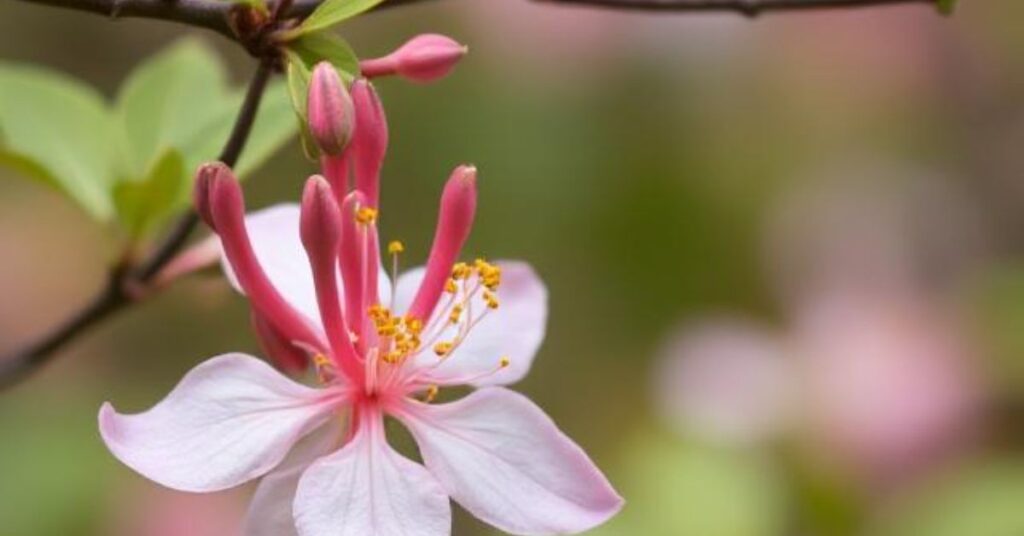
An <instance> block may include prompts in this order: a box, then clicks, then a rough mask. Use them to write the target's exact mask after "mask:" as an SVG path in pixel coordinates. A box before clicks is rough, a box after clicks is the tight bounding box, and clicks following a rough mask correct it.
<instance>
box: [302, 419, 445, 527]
mask: <svg viewBox="0 0 1024 536" xmlns="http://www.w3.org/2000/svg"><path fill="white" fill-rule="evenodd" d="M373 421H375V424H371V425H368V426H367V427H364V428H363V429H361V430H360V431H359V432H358V433H357V434H356V435H355V437H354V438H353V439H352V441H351V442H349V444H348V445H346V446H345V447H344V448H343V449H341V450H339V451H338V452H336V453H335V454H332V455H330V456H327V457H325V458H321V459H320V460H319V461H317V462H316V463H314V464H313V465H312V466H311V467H310V468H309V469H307V470H306V472H305V473H304V474H303V475H302V479H301V480H300V481H299V488H298V493H297V494H296V496H295V504H294V507H293V508H294V512H295V523H296V526H297V527H298V533H299V534H300V535H301V536H412V535H416V536H449V534H450V532H451V506H450V505H449V503H448V496H447V495H446V494H445V492H444V490H443V489H441V486H440V485H439V484H438V483H437V481H436V480H435V479H434V477H432V476H431V475H430V473H429V472H427V470H426V469H425V468H424V467H423V466H421V465H419V464H417V463H414V462H412V461H410V460H408V459H406V458H404V457H403V456H402V455H400V454H398V453H397V452H395V451H394V450H392V449H391V447H390V446H388V444H387V440H386V439H385V438H384V432H383V423H382V422H380V418H379V417H377V418H376V419H373Z"/></svg>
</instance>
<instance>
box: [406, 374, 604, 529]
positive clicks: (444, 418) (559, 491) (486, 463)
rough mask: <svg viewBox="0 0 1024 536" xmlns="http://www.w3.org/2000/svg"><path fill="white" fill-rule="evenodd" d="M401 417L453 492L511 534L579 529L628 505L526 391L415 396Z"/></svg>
mask: <svg viewBox="0 0 1024 536" xmlns="http://www.w3.org/2000/svg"><path fill="white" fill-rule="evenodd" d="M398 417H399V418H400V419H401V420H402V421H403V422H404V423H405V424H406V426H408V427H409V429H410V430H411V431H412V434H413V437H415V439H416V443H417V444H418V445H419V447H420V452H421V453H422V455H423V460H424V461H425V462H426V465H427V468H428V469H429V470H430V472H431V473H432V474H433V475H434V476H435V477H436V478H437V479H438V481H439V482H441V485H442V486H444V489H445V490H446V491H447V492H448V493H449V495H451V496H452V498H453V499H455V500H456V501H457V502H458V503H459V504H461V505H462V506H463V507H465V508H466V510H469V512H470V513H472V514H473V515H474V516H476V517H477V518H479V519H481V520H483V521H486V522H487V523H490V524H491V525H494V526H495V527H497V528H499V529H501V530H503V531H505V532H509V533H512V534H523V535H543V534H574V533H577V532H582V531H585V530H588V529H591V528H593V527H595V526H597V525H600V524H601V523H603V522H605V521H606V520H608V519H609V518H610V517H611V516H613V515H614V514H615V513H616V512H618V511H619V509H620V508H621V507H622V499H621V498H620V497H619V495H618V494H617V493H616V492H615V490H614V489H612V487H611V484H609V483H608V480H606V479H605V477H604V475H602V474H601V472H600V471H599V470H598V469H597V467H595V466H594V464H593V462H591V461H590V459H589V458H588V457H587V455H586V453H584V452H583V450H582V449H581V448H580V447H579V446H577V445H576V444H575V443H573V442H572V440H570V439H569V438H568V437H566V436H565V434H563V433H562V432H561V431H560V430H559V429H558V428H557V427H556V426H555V424H554V423H553V422H552V421H551V419H550V418H549V417H548V416H547V415H545V414H544V412H543V411H541V410H540V408H538V407H537V406H535V405H534V404H533V403H532V402H530V401H529V400H528V399H527V398H526V397H524V396H522V395H519V394H517V393H514V392H512V391H509V390H507V389H503V388H500V387H489V388H485V389H481V390H479V391H476V392H474V393H472V394H470V395H469V396H467V397H465V398H463V399H461V400H459V401H457V402H453V403H450V404H442V405H436V406H431V405H425V404H420V403H417V402H409V403H407V404H406V406H405V407H404V409H402V410H400V411H399V413H398Z"/></svg>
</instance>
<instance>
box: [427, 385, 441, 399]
mask: <svg viewBox="0 0 1024 536" xmlns="http://www.w3.org/2000/svg"><path fill="white" fill-rule="evenodd" d="M438 391H440V389H439V388H438V387H437V386H436V385H431V386H429V387H427V396H426V398H424V401H425V402H427V403H430V402H433V401H434V399H435V398H437V393H438Z"/></svg>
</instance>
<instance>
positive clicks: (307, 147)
mask: <svg viewBox="0 0 1024 536" xmlns="http://www.w3.org/2000/svg"><path fill="white" fill-rule="evenodd" d="M286 55H287V58H288V72H287V76H288V92H289V94H290V96H291V101H292V109H293V110H294V111H295V117H296V120H297V121H298V126H299V138H300V139H301V140H302V150H303V151H304V152H305V153H306V157H308V158H309V159H310V160H316V159H317V158H318V156H319V153H320V151H319V150H318V149H317V146H316V143H315V142H314V141H313V134H312V133H310V131H309V123H308V121H307V113H306V95H307V94H308V93H309V79H310V76H311V74H310V72H309V68H308V67H307V66H306V63H305V62H304V61H303V60H302V58H301V57H299V56H298V55H297V54H295V53H294V52H291V51H288V52H287V54H286Z"/></svg>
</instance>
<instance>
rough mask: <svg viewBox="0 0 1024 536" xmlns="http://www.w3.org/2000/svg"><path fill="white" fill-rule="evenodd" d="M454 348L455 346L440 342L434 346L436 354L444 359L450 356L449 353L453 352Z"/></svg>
mask: <svg viewBox="0 0 1024 536" xmlns="http://www.w3.org/2000/svg"><path fill="white" fill-rule="evenodd" d="M454 346H455V345H454V344H452V343H450V342H439V343H437V344H435V345H434V353H435V354H437V356H438V357H444V356H446V355H448V352H451V351H452V348H453V347H454Z"/></svg>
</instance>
